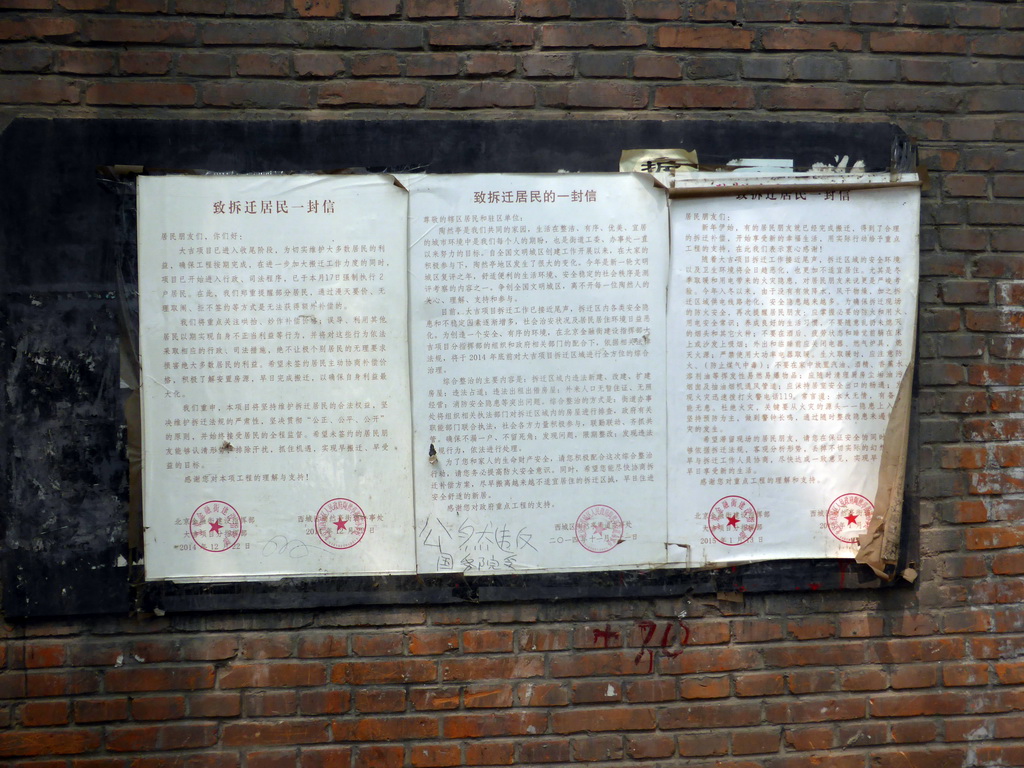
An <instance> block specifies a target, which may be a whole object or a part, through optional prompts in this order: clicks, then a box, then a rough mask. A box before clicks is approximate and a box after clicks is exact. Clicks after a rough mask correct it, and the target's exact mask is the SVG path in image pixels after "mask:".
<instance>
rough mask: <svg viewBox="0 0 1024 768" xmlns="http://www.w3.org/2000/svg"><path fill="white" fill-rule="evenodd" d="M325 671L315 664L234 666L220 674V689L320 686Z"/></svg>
mask: <svg viewBox="0 0 1024 768" xmlns="http://www.w3.org/2000/svg"><path fill="white" fill-rule="evenodd" d="M326 680H327V670H326V669H325V667H324V665H323V664H320V663H317V662H274V663H267V664H234V665H232V666H229V667H226V668H225V669H223V670H222V671H221V674H220V687H221V688H279V687H286V688H290V687H294V686H306V685H322V684H323V683H324V682H326Z"/></svg>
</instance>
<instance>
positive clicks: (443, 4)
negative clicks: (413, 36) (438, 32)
mask: <svg viewBox="0 0 1024 768" xmlns="http://www.w3.org/2000/svg"><path fill="white" fill-rule="evenodd" d="M405 12H406V14H407V15H408V16H409V18H410V19H427V18H433V19H437V18H445V17H449V18H450V17H454V16H458V15H459V4H458V0H406V3H405Z"/></svg>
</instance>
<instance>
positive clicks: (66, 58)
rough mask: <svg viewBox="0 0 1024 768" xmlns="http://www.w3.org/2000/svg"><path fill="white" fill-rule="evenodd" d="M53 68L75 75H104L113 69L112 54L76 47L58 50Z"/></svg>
mask: <svg viewBox="0 0 1024 768" xmlns="http://www.w3.org/2000/svg"><path fill="white" fill-rule="evenodd" d="M54 69H55V70H56V71H58V72H68V73H70V74H76V75H105V74H108V73H110V72H111V71H113V69H114V54H113V53H112V52H111V51H90V50H78V49H71V50H65V51H58V53H57V61H56V62H55V64H54Z"/></svg>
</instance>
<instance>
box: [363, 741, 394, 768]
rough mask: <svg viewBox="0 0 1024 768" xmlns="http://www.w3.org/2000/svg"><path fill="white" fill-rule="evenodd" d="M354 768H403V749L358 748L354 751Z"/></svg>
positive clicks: (381, 747) (382, 747)
mask: <svg viewBox="0 0 1024 768" xmlns="http://www.w3.org/2000/svg"><path fill="white" fill-rule="evenodd" d="M352 764H353V766H354V768H404V766H405V748H404V747H384V746H372V747H359V748H358V749H356V756H355V760H354V761H353V763H352Z"/></svg>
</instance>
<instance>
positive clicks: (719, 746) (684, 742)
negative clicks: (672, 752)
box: [679, 726, 729, 757]
mask: <svg viewBox="0 0 1024 768" xmlns="http://www.w3.org/2000/svg"><path fill="white" fill-rule="evenodd" d="M710 727H711V728H714V727H715V726H710ZM728 751H729V737H728V735H727V734H725V733H681V734H679V754H680V755H681V756H682V757H711V756H719V755H724V754H726V753H727V752H728Z"/></svg>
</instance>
